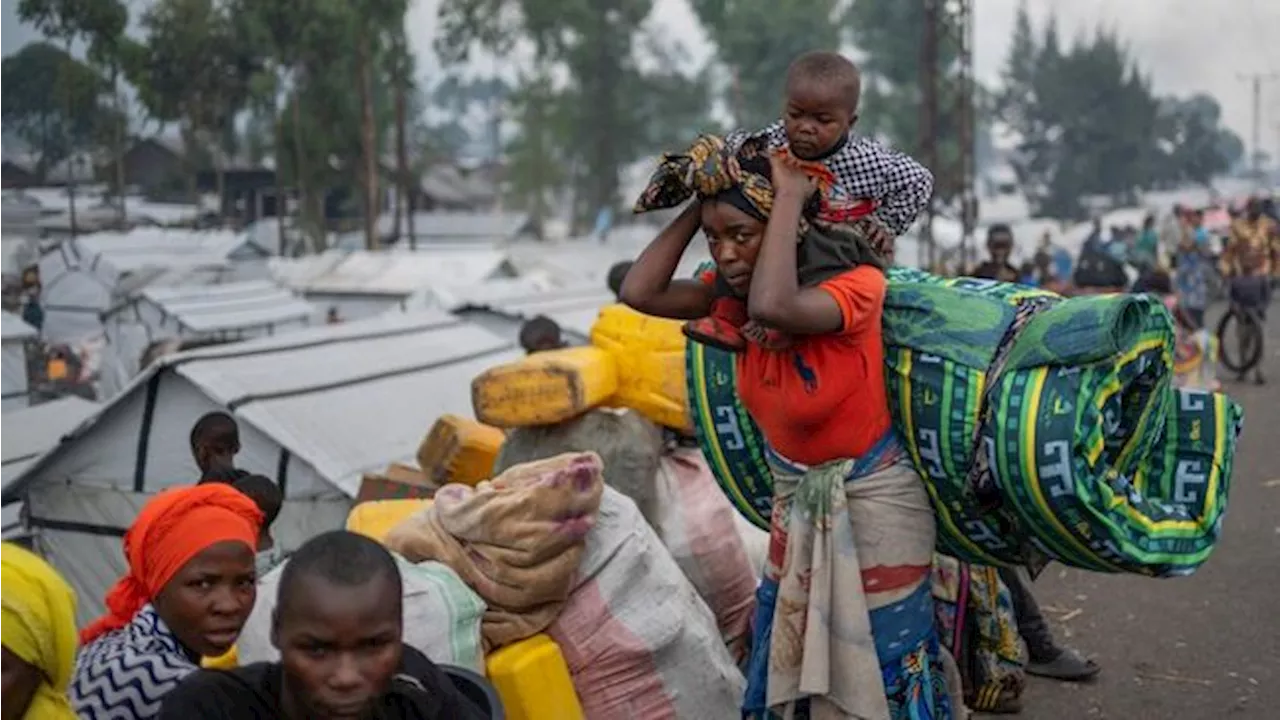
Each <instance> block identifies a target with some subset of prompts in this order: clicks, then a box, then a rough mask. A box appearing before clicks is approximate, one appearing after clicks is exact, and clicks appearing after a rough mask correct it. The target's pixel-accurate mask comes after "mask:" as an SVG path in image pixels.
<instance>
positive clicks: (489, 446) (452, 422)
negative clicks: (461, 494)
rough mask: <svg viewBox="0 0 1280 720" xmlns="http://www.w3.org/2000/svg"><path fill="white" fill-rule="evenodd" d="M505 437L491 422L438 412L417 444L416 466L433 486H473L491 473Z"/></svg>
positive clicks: (487, 477)
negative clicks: (456, 484) (480, 421)
mask: <svg viewBox="0 0 1280 720" xmlns="http://www.w3.org/2000/svg"><path fill="white" fill-rule="evenodd" d="M506 439H507V436H506V435H504V434H503V432H502V431H501V430H499V429H498V428H496V427H493V426H492V425H485V424H484V423H479V422H476V421H475V420H470V419H468V418H464V417H459V416H457V415H441V416H440V419H439V420H436V422H435V424H434V425H432V426H431V432H429V433H427V436H426V438H424V439H423V440H422V444H421V445H419V446H418V466H419V467H421V468H422V471H423V472H424V473H425V474H426V476H427V478H428V479H429V481H430V482H431V483H432V484H434V485H440V486H443V485H448V484H449V483H462V484H463V485H475V484H476V483H478V482H480V481H481V480H487V479H489V477H490V476H491V475H493V461H494V460H495V459H497V457H498V450H499V448H501V447H502V443H503V441H504V440H506Z"/></svg>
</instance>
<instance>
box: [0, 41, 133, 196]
mask: <svg viewBox="0 0 1280 720" xmlns="http://www.w3.org/2000/svg"><path fill="white" fill-rule="evenodd" d="M2 82H3V85H4V93H3V94H2V95H0V99H2V103H3V118H4V125H5V130H6V131H12V132H13V133H14V135H16V136H17V137H18V138H19V139H20V140H22V141H23V142H24V143H26V144H27V145H28V146H30V147H31V148H32V149H34V150H35V151H36V153H37V155H38V157H39V160H38V162H37V167H36V172H37V174H38V175H43V174H44V172H45V171H46V170H48V169H49V168H50V167H51V166H53V165H54V164H56V163H58V162H60V161H62V160H63V159H65V158H67V157H68V156H70V155H71V154H72V152H74V151H75V149H77V148H81V147H84V146H85V145H87V144H88V143H89V142H90V141H91V140H92V139H93V137H94V134H95V132H96V130H97V128H99V127H101V126H102V125H104V124H105V123H106V119H107V117H108V115H109V113H108V109H107V108H106V107H104V106H103V104H102V102H101V98H102V92H103V90H104V89H105V88H104V84H103V82H102V78H100V77H99V76H98V74H97V73H95V72H94V71H93V69H92V68H90V67H89V66H88V65H85V64H84V63H82V62H80V61H78V60H76V59H75V58H73V57H71V56H70V55H68V54H67V52H66V51H65V50H63V49H61V48H58V47H56V46H54V45H51V44H49V43H46V42H34V43H29V44H27V45H24V46H23V47H22V49H21V50H19V51H18V52H16V53H14V54H13V55H10V56H9V57H7V58H5V59H4V63H3V80H2Z"/></svg>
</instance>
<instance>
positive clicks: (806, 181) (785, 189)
mask: <svg viewBox="0 0 1280 720" xmlns="http://www.w3.org/2000/svg"><path fill="white" fill-rule="evenodd" d="M769 166H770V168H771V169H772V174H773V180H772V182H773V191H774V193H775V194H777V195H794V196H799V197H800V198H801V199H805V200H807V199H808V198H809V196H810V195H812V194H813V193H814V192H816V191H817V189H818V183H817V181H816V180H814V178H812V177H810V176H809V175H807V174H805V172H804V171H803V170H801V169H800V166H799V165H798V164H797V163H796V162H795V161H794V160H793V159H792V158H791V156H790V155H788V154H786V153H785V152H783V151H780V150H779V151H777V152H774V153H773V154H771V155H770V156H769Z"/></svg>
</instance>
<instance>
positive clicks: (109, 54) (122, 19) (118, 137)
mask: <svg viewBox="0 0 1280 720" xmlns="http://www.w3.org/2000/svg"><path fill="white" fill-rule="evenodd" d="M128 22H129V11H128V10H127V9H126V8H125V6H124V4H123V3H121V2H120V1H119V0H99V2H97V3H95V4H94V12H93V13H92V15H91V16H89V17H87V18H86V21H85V22H84V24H83V28H82V31H83V33H84V34H85V35H86V36H87V37H88V39H89V62H91V63H93V65H94V66H95V67H97V68H98V69H99V70H100V71H102V73H103V74H104V75H105V76H106V78H107V84H108V85H109V86H110V92H111V103H112V111H113V114H114V115H115V116H116V122H115V123H114V124H113V127H112V128H111V129H110V143H109V144H110V146H111V156H112V165H113V167H114V168H115V175H114V178H113V182H112V183H111V184H112V185H113V186H114V189H115V193H116V205H117V210H118V212H119V213H120V224H121V225H124V223H125V222H126V221H127V220H128V216H129V212H128V208H127V207H126V203H125V177H124V152H125V147H124V146H125V141H126V138H127V137H128V130H129V128H128V113H127V112H126V111H125V103H126V102H127V100H126V99H125V97H124V92H123V89H122V88H121V87H120V78H121V76H122V75H124V74H125V73H126V72H127V69H128V68H136V67H138V65H139V63H140V62H142V57H143V54H144V53H145V50H144V49H143V48H142V46H141V45H139V44H138V43H137V42H135V41H133V40H131V39H129V38H128V37H127V36H126V35H125V32H124V31H125V26H126V25H128Z"/></svg>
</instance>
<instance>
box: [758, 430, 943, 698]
mask: <svg viewBox="0 0 1280 720" xmlns="http://www.w3.org/2000/svg"><path fill="white" fill-rule="evenodd" d="M767 457H768V461H769V465H770V469H771V471H772V473H773V476H774V505H773V513H772V518H771V537H770V545H769V561H768V564H767V566H766V569H765V574H764V579H763V581H762V582H761V585H760V587H759V589H758V591H757V606H756V614H755V618H754V623H753V627H752V648H751V656H750V658H749V660H748V666H747V692H746V698H745V700H744V703H743V717H744V718H752V719H760V720H765V719H775V718H782V719H784V720H785V719H790V718H860V719H866V720H884V719H886V718H887V719H888V720H950V718H951V717H952V708H951V699H950V696H949V694H948V691H947V682H946V677H945V672H944V670H943V667H942V662H941V660H940V657H939V644H938V635H937V631H936V629H935V625H934V602H933V595H932V593H931V582H930V573H931V566H932V561H933V549H934V537H935V530H934V514H933V510H932V508H931V506H930V503H929V497H928V494H927V493H926V491H925V488H924V484H923V483H922V481H921V480H920V477H919V476H918V475H917V474H916V472H915V470H914V469H913V468H912V466H911V464H910V462H909V461H908V459H907V456H906V453H905V451H904V450H903V448H902V445H901V443H900V441H899V439H898V437H897V435H896V434H895V433H892V432H891V433H889V434H888V435H886V436H885V437H884V438H883V439H881V441H880V442H878V443H877V444H876V446H875V447H874V448H872V450H871V451H870V452H868V453H866V454H865V455H864V456H863V457H861V458H858V459H854V460H843V461H835V462H830V463H825V464H823V465H818V466H812V467H809V466H804V465H800V464H798V463H794V462H792V461H789V460H787V459H786V458H783V457H781V456H779V455H777V454H776V453H773V452H769V453H768V454H767Z"/></svg>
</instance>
